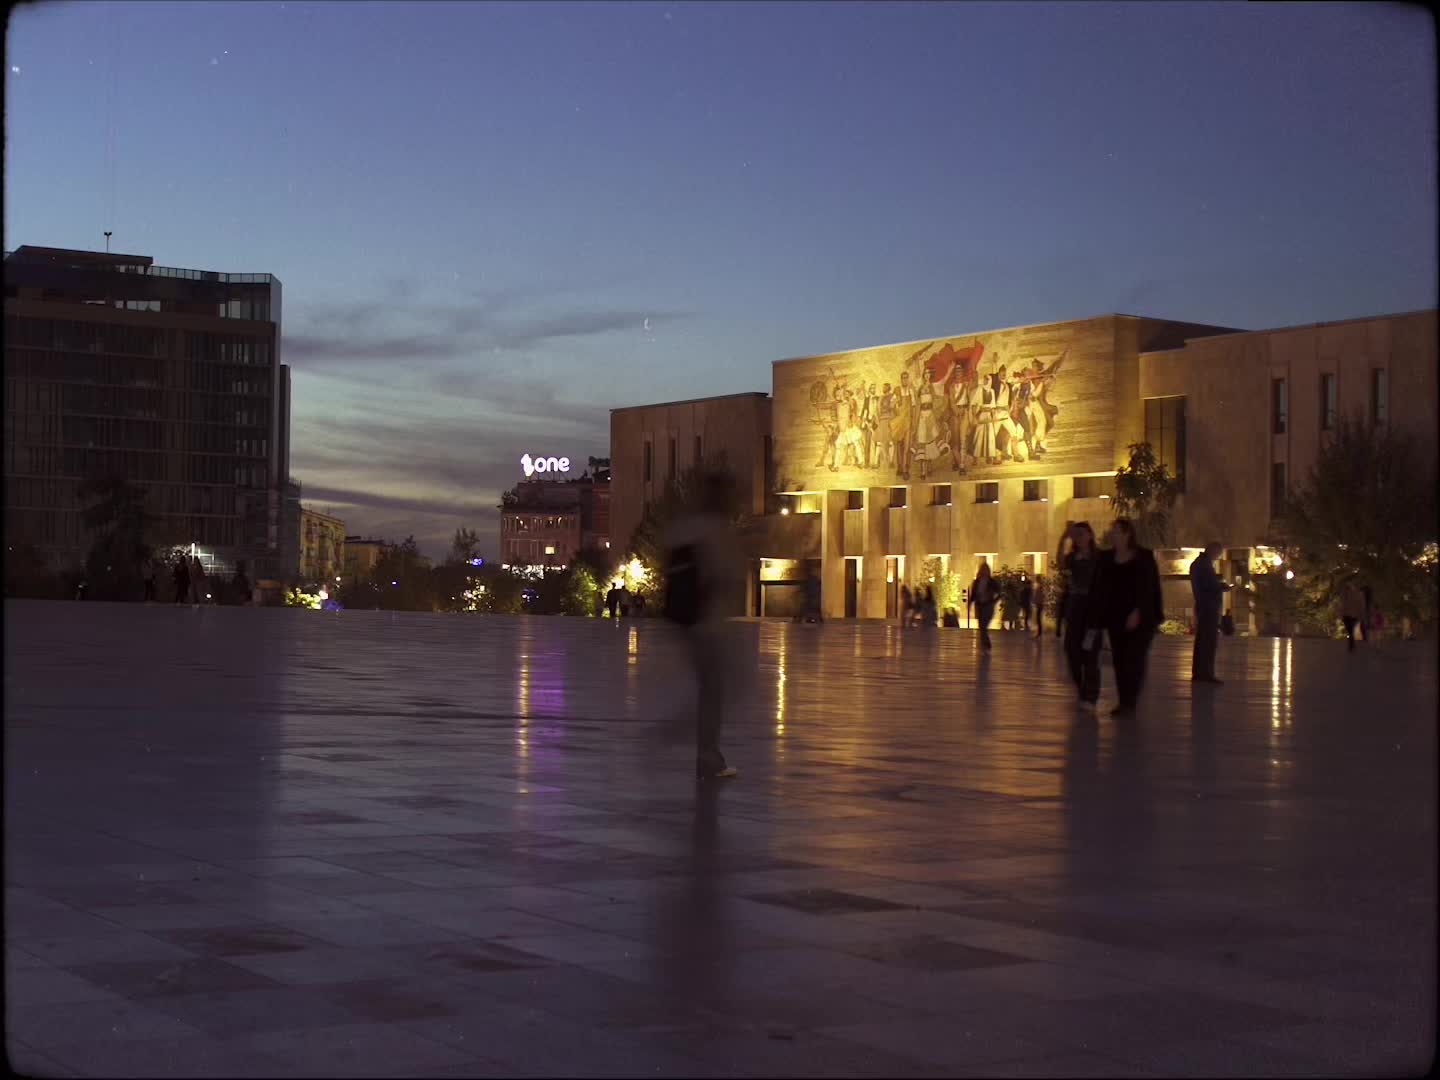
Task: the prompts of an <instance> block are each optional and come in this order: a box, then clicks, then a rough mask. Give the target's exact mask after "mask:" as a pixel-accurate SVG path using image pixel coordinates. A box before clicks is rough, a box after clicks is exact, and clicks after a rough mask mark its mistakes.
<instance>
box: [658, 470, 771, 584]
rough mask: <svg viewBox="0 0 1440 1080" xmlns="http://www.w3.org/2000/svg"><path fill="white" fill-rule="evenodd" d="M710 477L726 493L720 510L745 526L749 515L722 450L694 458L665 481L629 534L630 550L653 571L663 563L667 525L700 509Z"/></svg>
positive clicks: (732, 520)
mask: <svg viewBox="0 0 1440 1080" xmlns="http://www.w3.org/2000/svg"><path fill="white" fill-rule="evenodd" d="M712 478H715V479H719V480H720V481H721V483H722V485H723V487H724V490H725V491H726V492H727V493H728V495H727V498H726V500H725V505H724V506H723V508H722V511H721V512H722V513H723V514H724V515H725V516H726V518H728V519H729V521H730V524H731V525H732V526H735V527H736V528H737V529H738V528H743V527H744V525H745V523H746V519H747V518H748V517H749V515H748V514H747V513H746V511H745V505H744V503H743V502H742V501H741V498H740V490H739V487H738V485H737V484H736V483H735V473H734V471H733V470H732V469H731V468H730V466H729V464H728V463H727V462H726V460H725V456H724V454H720V455H717V456H716V457H715V458H714V459H710V460H706V461H702V462H697V463H696V464H694V465H691V466H689V467H688V468H686V469H685V470H684V471H682V472H681V473H680V474H679V475H677V476H675V477H673V478H672V479H671V480H670V481H669V482H668V483H666V485H665V490H664V491H663V492H662V493H661V495H660V498H658V499H656V500H655V501H654V502H652V503H651V504H650V508H649V510H648V511H647V512H646V514H645V516H644V517H643V518H642V519H641V521H640V524H639V525H637V526H636V527H635V532H634V534H633V535H632V536H631V537H630V552H631V553H632V554H633V555H634V556H635V557H636V558H638V559H639V560H640V561H641V563H643V564H644V565H645V566H646V567H647V568H648V569H650V570H651V571H652V572H653V571H654V570H656V569H658V568H659V567H661V566H663V565H664V564H665V531H666V529H668V528H669V526H670V523H671V522H673V521H675V520H676V519H677V518H680V517H683V516H684V515H686V514H690V513H695V512H697V511H698V510H699V509H700V492H701V489H702V487H703V485H704V484H705V483H706V482H708V481H709V480H710V479H712ZM652 577H653V573H652Z"/></svg>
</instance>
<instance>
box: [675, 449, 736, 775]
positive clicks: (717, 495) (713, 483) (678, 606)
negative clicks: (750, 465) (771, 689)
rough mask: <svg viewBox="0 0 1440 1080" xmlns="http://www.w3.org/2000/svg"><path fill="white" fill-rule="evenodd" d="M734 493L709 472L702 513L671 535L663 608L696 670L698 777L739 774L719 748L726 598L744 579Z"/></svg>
mask: <svg viewBox="0 0 1440 1080" xmlns="http://www.w3.org/2000/svg"><path fill="white" fill-rule="evenodd" d="M731 495H732V492H731V488H730V482H729V480H728V478H727V477H726V476H725V475H724V474H722V473H708V474H706V475H705V476H703V477H702V478H701V482H700V491H699V501H700V505H699V511H698V512H697V513H693V514H690V515H687V516H685V517H683V518H681V519H680V520H679V521H677V522H676V523H675V524H674V526H672V527H671V529H670V530H668V532H667V535H666V559H665V607H664V610H665V616H666V618H668V619H670V620H671V621H672V622H674V623H675V624H676V625H678V626H680V627H681V628H682V629H683V630H684V631H685V634H686V637H687V638H688V644H689V647H690V659H691V663H692V664H693V665H694V669H695V682H696V691H697V708H696V713H697V715H696V725H695V730H696V753H695V776H696V778H697V779H699V780H714V779H723V778H726V777H732V776H734V775H735V773H736V770H735V769H734V768H732V767H731V766H730V765H729V764H727V762H726V761H725V755H724V754H723V753H721V751H720V726H721V722H722V720H723V719H724V709H725V692H726V689H727V685H726V684H727V682H728V681H729V680H728V671H727V669H728V668H729V666H730V663H731V657H730V633H729V625H728V623H727V622H726V620H725V614H724V609H723V598H724V597H725V596H726V595H728V594H730V593H732V592H733V591H734V590H735V588H736V585H737V582H740V581H743V577H744V570H743V565H741V564H740V563H739V561H738V555H737V550H736V544H735V542H734V539H733V537H732V536H731V535H730V529H729V526H728V522H727V520H726V518H725V509H726V507H727V506H728V505H729V504H730V501H731Z"/></svg>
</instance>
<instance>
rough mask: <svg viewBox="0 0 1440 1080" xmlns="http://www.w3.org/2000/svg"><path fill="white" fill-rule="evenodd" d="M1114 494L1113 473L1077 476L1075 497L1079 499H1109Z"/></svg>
mask: <svg viewBox="0 0 1440 1080" xmlns="http://www.w3.org/2000/svg"><path fill="white" fill-rule="evenodd" d="M1114 494H1115V477H1114V476H1113V475H1108V474H1107V475H1105V476H1077V477H1075V498H1077V499H1109V498H1111V497H1112V496H1114Z"/></svg>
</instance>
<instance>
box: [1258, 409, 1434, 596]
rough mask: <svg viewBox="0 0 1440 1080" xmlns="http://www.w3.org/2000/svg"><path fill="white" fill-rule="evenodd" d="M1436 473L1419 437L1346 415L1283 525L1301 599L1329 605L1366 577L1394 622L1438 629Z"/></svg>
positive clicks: (1278, 525) (1280, 534) (1278, 529)
mask: <svg viewBox="0 0 1440 1080" xmlns="http://www.w3.org/2000/svg"><path fill="white" fill-rule="evenodd" d="M1435 473H1436V463H1435V457H1434V454H1433V451H1430V452H1427V451H1426V449H1425V448H1424V447H1422V445H1421V444H1420V442H1419V441H1418V440H1417V439H1416V438H1415V437H1414V436H1412V435H1410V434H1408V433H1403V432H1397V431H1394V430H1392V429H1390V428H1388V427H1383V428H1374V427H1371V426H1370V425H1367V424H1363V423H1360V422H1358V421H1356V420H1353V419H1351V418H1349V417H1342V418H1341V419H1340V421H1339V423H1338V424H1337V426H1336V430H1335V432H1334V433H1333V435H1332V437H1331V438H1329V439H1328V440H1326V442H1325V443H1324V444H1323V445H1322V446H1321V448H1320V453H1319V456H1318V457H1317V458H1316V461H1315V465H1314V467H1313V468H1312V469H1311V471H1310V474H1309V476H1307V477H1306V478H1305V480H1304V481H1303V482H1302V483H1301V484H1300V485H1299V486H1298V487H1296V488H1295V489H1294V490H1293V491H1292V492H1291V494H1290V497H1289V498H1288V499H1287V501H1286V505H1285V507H1284V509H1283V510H1282V511H1281V513H1280V514H1279V515H1278V517H1277V518H1276V522H1275V533H1276V537H1275V539H1276V540H1277V541H1278V542H1279V544H1281V545H1283V547H1284V548H1285V549H1286V550H1288V551H1289V552H1290V557H1289V566H1290V568H1291V569H1293V570H1294V571H1295V577H1296V580H1297V582H1298V583H1299V586H1298V587H1299V589H1300V591H1301V592H1302V593H1303V594H1306V595H1308V596H1309V597H1310V598H1311V601H1312V602H1313V603H1324V604H1326V605H1327V606H1328V604H1329V603H1330V602H1331V601H1333V599H1334V597H1335V596H1336V594H1337V593H1338V591H1339V589H1340V586H1341V585H1342V583H1343V582H1344V581H1345V579H1346V578H1348V577H1350V576H1351V575H1352V574H1356V575H1359V577H1360V579H1361V581H1362V582H1363V583H1365V584H1368V585H1369V586H1370V588H1371V590H1372V591H1373V594H1374V598H1375V602H1376V603H1377V604H1378V605H1379V607H1380V609H1381V610H1382V611H1383V612H1385V614H1386V616H1387V617H1388V618H1391V619H1397V618H1399V619H1409V620H1411V621H1412V622H1419V623H1422V624H1430V623H1433V622H1434V620H1435V615H1436V561H1435V550H1436V532H1437V529H1436V517H1435V515H1436V498H1435V483H1436V475H1435Z"/></svg>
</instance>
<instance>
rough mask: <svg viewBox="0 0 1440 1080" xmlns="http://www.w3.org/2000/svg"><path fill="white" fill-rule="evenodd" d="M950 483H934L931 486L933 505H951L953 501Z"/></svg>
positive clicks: (931, 501) (931, 502)
mask: <svg viewBox="0 0 1440 1080" xmlns="http://www.w3.org/2000/svg"><path fill="white" fill-rule="evenodd" d="M952 498H953V497H952V495H951V493H950V485H949V484H934V485H932V486H931V488H930V505H931V506H949V505H950V503H951V501H952Z"/></svg>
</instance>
